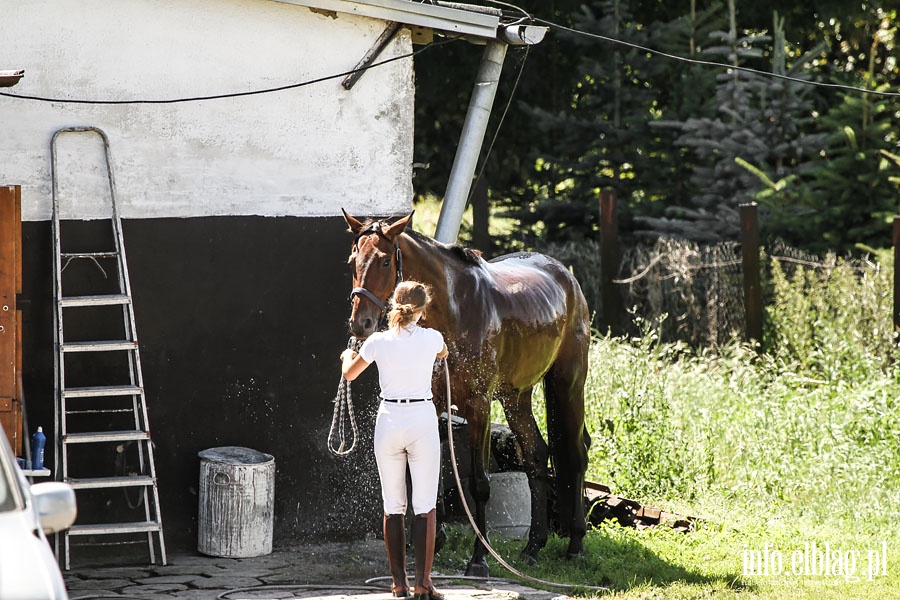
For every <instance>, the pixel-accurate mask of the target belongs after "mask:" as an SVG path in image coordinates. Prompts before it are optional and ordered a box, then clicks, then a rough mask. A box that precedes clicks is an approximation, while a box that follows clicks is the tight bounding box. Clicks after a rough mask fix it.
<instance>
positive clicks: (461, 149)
mask: <svg viewBox="0 0 900 600" xmlns="http://www.w3.org/2000/svg"><path fill="white" fill-rule="evenodd" d="M506 48H507V45H506V43H504V42H500V41H497V40H491V41H489V42H488V43H487V46H485V48H484V54H483V55H482V56H481V65H480V66H479V67H478V76H477V78H476V80H475V89H473V90H472V98H471V99H470V100H469V109H468V112H467V113H466V121H465V123H464V124H463V130H462V134H461V135H460V138H459V146H458V147H457V149H456V158H455V159H454V160H453V168H452V169H451V171H450V180H449V181H448V183H447V191H446V192H445V194H444V202H443V204H442V205H441V215H440V217H438V224H437V228H436V230H435V234H434V237H435V239H436V240H437V241H439V242H444V243H446V244H452V243H454V242H456V238H457V236H458V235H459V226H460V223H462V216H463V213H464V212H465V210H466V201H467V200H468V197H469V189H470V188H471V187H472V176H473V175H474V174H475V167H476V165H477V164H478V155H479V154H480V153H481V146H482V144H483V143H484V135H485V132H486V131H487V126H488V119H489V118H490V116H491V106H492V105H493V104H494V96H496V95H497V86H498V84H499V82H500V71H502V70H503V60H504V58H506Z"/></svg>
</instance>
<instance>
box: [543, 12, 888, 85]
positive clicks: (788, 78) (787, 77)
mask: <svg viewBox="0 0 900 600" xmlns="http://www.w3.org/2000/svg"><path fill="white" fill-rule="evenodd" d="M534 21H535V22H536V23H542V24H544V25H547V26H549V27H551V28H554V29H560V30H563V31H568V32H569V33H574V34H576V35H583V36H586V37H590V38H595V39H598V40H602V41H604V42H610V43H612V44H619V45H621V46H627V47H629V48H634V49H636V50H642V51H644V52H649V53H651V54H656V55H658V56H662V57H664V58H668V59H671V60H677V61H681V62H686V63H689V64H693V65H702V66H706V67H717V68H724V69H734V70H735V71H744V72H746V73H753V74H755V75H761V76H763V77H772V78H773V79H783V80H785V81H792V82H794V83H802V84H804V85H813V86H818V87H825V88H832V89H839V90H844V91H848V92H859V93H861V94H871V95H873V96H887V97H892V98H897V97H900V92H881V91H878V90H867V89H865V88H860V87H855V86H852V85H843V84H840V83H827V82H824V81H807V80H805V79H799V78H797V77H791V76H790V75H781V74H779V73H772V72H768V71H760V70H758V69H753V68H750V67H742V66H739V65H729V64H726V63H720V62H715V61H709V60H698V59H695V58H688V57H686V56H678V55H677V54H669V53H668V52H663V51H662V50H655V49H653V48H648V47H646V46H641V45H639V44H633V43H631V42H626V41H624V40H619V39H616V38H611V37H608V36H605V35H600V34H599V33H589V32H587V31H581V30H579V29H573V28H571V27H566V26H565V25H560V24H559V23H553V22H552V21H546V20H544V19H540V18H537V17H535V19H534Z"/></svg>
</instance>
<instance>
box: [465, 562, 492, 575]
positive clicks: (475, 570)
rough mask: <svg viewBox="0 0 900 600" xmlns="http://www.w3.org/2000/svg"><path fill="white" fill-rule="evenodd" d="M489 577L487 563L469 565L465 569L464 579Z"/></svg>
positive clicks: (489, 572) (489, 571)
mask: <svg viewBox="0 0 900 600" xmlns="http://www.w3.org/2000/svg"><path fill="white" fill-rule="evenodd" d="M490 576H491V570H490V569H489V568H488V566H487V561H484V562H480V563H474V562H473V563H469V566H468V567H467V568H466V577H484V578H485V579H487V578H488V577H490Z"/></svg>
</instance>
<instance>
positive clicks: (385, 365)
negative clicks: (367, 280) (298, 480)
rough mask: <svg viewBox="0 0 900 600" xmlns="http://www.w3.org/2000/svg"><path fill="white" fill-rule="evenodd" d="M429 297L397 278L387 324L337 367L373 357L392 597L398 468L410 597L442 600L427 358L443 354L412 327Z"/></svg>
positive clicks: (436, 449)
mask: <svg viewBox="0 0 900 600" xmlns="http://www.w3.org/2000/svg"><path fill="white" fill-rule="evenodd" d="M430 300H431V296H430V294H429V290H428V288H427V287H426V286H425V285H423V284H421V283H418V282H416V281H403V282H400V283H399V284H398V285H397V287H396V289H395V290H394V294H393V296H392V298H391V310H390V312H388V323H389V327H388V329H387V330H386V331H381V332H378V333H374V334H372V335H371V336H369V338H368V339H366V341H365V342H364V343H363V345H362V347H361V348H360V349H359V353H358V354H357V353H356V352H354V351H353V350H350V349H349V348H348V349H347V350H344V352H343V353H341V363H342V364H341V371H342V372H343V374H344V377H345V378H346V379H347V381H353V380H354V379H356V378H357V377H358V376H359V374H360V373H362V372H363V371H365V369H366V367H368V366H369V365H370V364H372V363H373V362H374V363H378V380H379V384H380V386H381V400H382V401H381V405H380V406H379V408H378V417H377V419H376V421H375V461H376V462H377V464H378V475H379V477H380V478H381V495H382V498H383V500H384V545H385V548H386V549H387V555H388V564H389V565H390V569H391V578H392V579H393V584H392V586H391V591H392V592H393V595H394V597H396V598H405V597H407V595H408V594H409V583H408V581H407V579H406V526H405V523H404V515H405V514H406V468H407V465H408V466H409V472H410V475H411V478H412V505H413V514H415V515H416V517H415V524H414V527H413V542H414V545H415V549H416V580H415V584H414V587H413V594H415V600H442V599H443V595H442V594H440V593H438V592H437V591H436V590H435V589H434V585H433V584H432V581H431V564H432V562H433V560H434V536H435V531H436V523H435V504H436V503H437V493H438V480H439V478H440V461H441V443H440V439H439V437H438V422H437V412H436V411H435V409H434V404H433V402H432V393H431V374H432V369H433V367H434V360H435V358H444V357H446V356H447V346H446V344H445V343H444V337H443V336H442V335H441V333H440V332H439V331H436V330H434V329H428V328H425V327H419V325H418V321H419V319H421V318H422V316H423V315H424V314H425V308H426V307H427V306H428V303H429V301H430Z"/></svg>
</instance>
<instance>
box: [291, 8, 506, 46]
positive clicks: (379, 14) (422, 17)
mask: <svg viewBox="0 0 900 600" xmlns="http://www.w3.org/2000/svg"><path fill="white" fill-rule="evenodd" d="M275 1H276V2H284V3H286V4H294V5H297V6H305V7H307V8H311V9H315V10H326V11H335V12H339V13H346V14H351V15H359V16H362V17H371V18H374V19H382V20H384V21H395V22H397V23H403V24H404V25H414V26H418V27H427V28H430V29H434V30H437V31H442V32H446V33H454V34H457V35H468V36H475V37H479V38H484V39H497V37H498V35H499V33H498V32H499V29H500V17H499V16H496V15H488V14H484V13H480V12H473V11H468V10H461V9H457V8H448V7H445V6H436V5H434V4H425V3H420V2H413V1H411V0H275Z"/></svg>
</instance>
